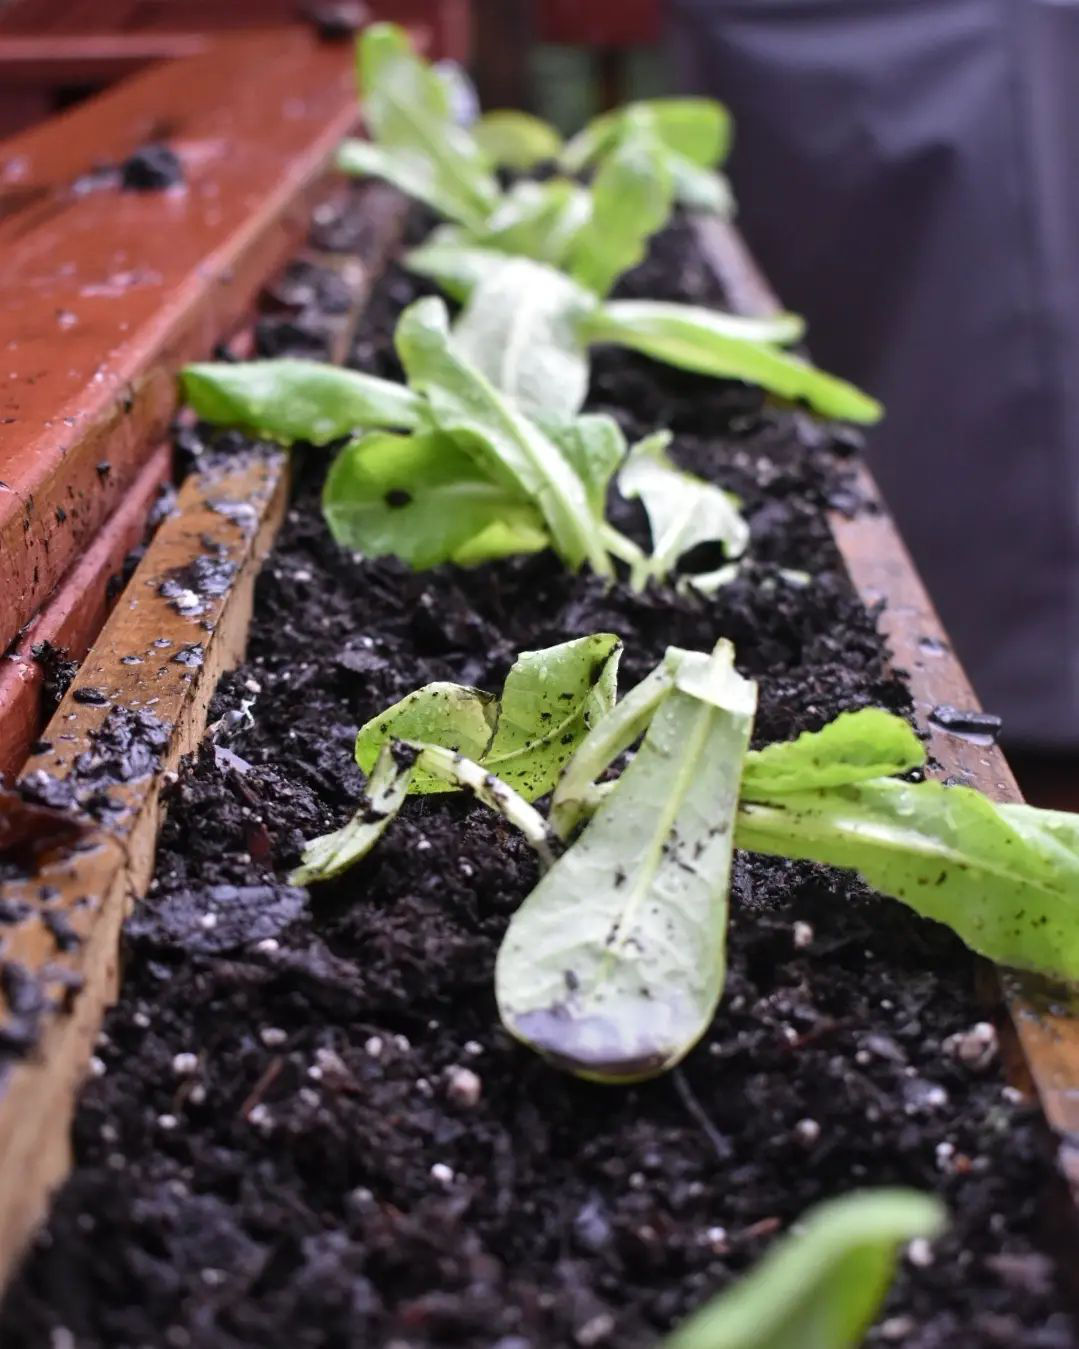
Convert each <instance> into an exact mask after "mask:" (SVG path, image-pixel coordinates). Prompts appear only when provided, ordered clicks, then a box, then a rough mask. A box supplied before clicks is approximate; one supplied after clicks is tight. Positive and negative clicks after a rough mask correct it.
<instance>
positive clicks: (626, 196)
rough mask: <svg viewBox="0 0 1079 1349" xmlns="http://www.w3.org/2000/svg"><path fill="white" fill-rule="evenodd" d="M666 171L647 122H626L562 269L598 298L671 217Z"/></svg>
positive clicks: (636, 259)
mask: <svg viewBox="0 0 1079 1349" xmlns="http://www.w3.org/2000/svg"><path fill="white" fill-rule="evenodd" d="M673 192H674V187H673V180H672V175H671V170H670V168H669V167H668V165H667V156H666V153H665V151H664V148H663V145H662V144H661V142H660V141H659V139H658V138H657V136H656V134H655V131H654V130H653V128H652V126H651V124H650V123H649V122H648V121H647V119H644V120H640V121H634V120H632V119H627V120H625V121H624V123H623V124H622V130H621V131H620V133H619V136H618V140H617V143H616V144H615V145H614V147H613V148H612V150H611V152H610V153H609V154H608V155H606V156H605V157H604V159H603V162H602V164H601V165H600V168H599V172H598V173H597V174H596V177H595V181H594V182H593V184H592V215H591V218H590V219H589V221H588V223H587V224H586V225H584V226H583V227H582V228H581V230H580V231H579V232H578V234H577V237H576V238H575V239H574V241H573V245H572V247H571V249H570V253H569V257H568V259H567V270H568V271H569V273H570V275H571V276H572V277H573V279H574V280H575V281H578V282H580V284H581V285H582V286H586V287H587V288H588V289H589V290H591V291H594V292H595V293H596V294H597V295H606V294H607V292H608V291H609V290H610V288H611V287H612V286H613V285H614V283H615V281H616V280H617V279H618V277H619V276H621V274H622V273H623V272H625V271H628V270H629V269H630V268H631V267H635V266H636V265H637V263H638V262H640V261H641V259H642V258H643V257H644V255H645V251H646V249H647V246H648V240H649V239H650V238H651V237H652V235H653V234H655V232H656V231H657V230H658V229H661V228H662V227H663V226H664V225H665V224H666V223H667V220H668V218H669V216H670V214H671V206H672V204H673V201H674V196H673Z"/></svg>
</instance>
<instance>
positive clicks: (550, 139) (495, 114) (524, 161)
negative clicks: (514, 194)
mask: <svg viewBox="0 0 1079 1349" xmlns="http://www.w3.org/2000/svg"><path fill="white" fill-rule="evenodd" d="M472 135H473V136H474V138H475V139H476V141H478V143H479V146H480V149H481V150H483V152H484V153H485V154H486V155H487V157H488V159H490V161H491V162H492V163H493V164H498V165H500V166H501V167H503V168H507V169H515V170H517V171H518V172H524V171H526V170H528V169H532V168H535V166H536V165H537V164H542V163H543V162H544V161H545V160H548V159H555V158H557V157H558V155H559V154H560V153H561V150H562V137H561V136H560V135H559V134H558V132H557V131H556V130H555V128H554V127H553V126H551V124H550V122H545V121H544V120H543V119H542V118H541V117H534V116H533V115H532V113H530V112H519V111H517V110H516V109H513V108H495V109H493V110H492V111H491V112H487V113H484V115H483V116H482V117H481V118H479V120H478V121H477V122H476V123H475V124H474V126H473V127H472Z"/></svg>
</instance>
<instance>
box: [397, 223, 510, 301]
mask: <svg viewBox="0 0 1079 1349" xmlns="http://www.w3.org/2000/svg"><path fill="white" fill-rule="evenodd" d="M435 233H436V234H438V235H439V238H438V240H435V241H433V242H428V243H426V244H421V245H420V247H419V248H414V249H412V250H411V252H409V253H406V254H405V256H404V264H405V266H406V267H407V268H408V270H409V271H410V272H415V273H416V275H417V276H426V277H428V278H429V279H430V280H431V281H434V282H435V283H436V284H437V285H438V286H441V288H442V289H443V290H444V291H445V292H446V294H447V295H449V296H451V297H452V298H453V299H455V300H467V299H468V297H469V296H470V295H471V294H472V291H473V290H474V289H475V288H476V286H478V285H479V284H480V282H481V281H482V280H483V279H484V278H485V277H486V276H488V275H490V273H491V270H492V269H493V268H498V267H502V266H504V265H505V262H506V255H505V253H500V252H499V251H498V249H497V248H481V247H480V246H479V245H478V244H468V243H459V242H449V241H448V236H447V235H445V234H444V233H443V232H442V231H441V230H437V231H436V232H435Z"/></svg>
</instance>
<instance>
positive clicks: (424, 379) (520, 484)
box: [397, 296, 612, 576]
mask: <svg viewBox="0 0 1079 1349" xmlns="http://www.w3.org/2000/svg"><path fill="white" fill-rule="evenodd" d="M397 349H398V352H399V354H400V357H401V361H402V363H403V365H404V367H405V370H406V372H407V374H408V380H409V383H410V385H411V386H412V388H413V389H414V390H416V391H417V392H418V393H421V394H423V395H424V396H425V398H426V399H427V406H428V409H429V412H430V416H431V420H432V421H433V422H434V424H435V425H436V426H438V427H439V429H440V430H442V431H443V432H445V433H446V434H447V435H449V436H451V437H452V439H453V440H454V442H455V443H456V444H457V445H458V447H459V448H460V449H462V450H464V451H465V452H466V453H467V454H469V455H471V456H472V457H473V458H474V459H475V460H476V461H477V463H478V464H479V465H480V466H481V468H482V469H483V470H484V472H485V473H488V474H489V475H490V477H491V478H492V480H494V481H496V482H499V483H501V484H502V485H503V486H504V487H505V488H507V489H508V490H510V491H516V492H518V493H520V494H521V496H522V497H525V498H527V499H530V500H531V501H532V502H533V503H534V504H535V506H536V507H537V509H538V510H539V511H540V512H541V514H542V515H543V518H544V521H545V523H546V526H547V529H548V531H549V533H550V536H551V541H552V545H553V546H554V548H555V550H556V551H557V552H558V553H559V555H560V556H561V557H562V559H563V561H564V562H566V563H567V565H569V566H570V567H572V568H575V567H578V566H579V565H580V564H581V563H582V562H583V561H585V560H587V561H588V562H589V564H590V565H591V567H592V569H593V570H594V571H595V572H596V573H597V574H598V575H601V576H609V575H610V574H611V570H612V568H611V563H610V559H609V558H608V556H607V554H606V552H605V551H604V549H603V546H602V544H601V543H600V541H599V536H598V528H597V526H598V522H597V521H596V519H595V517H594V515H593V513H592V510H591V508H590V506H589V502H588V495H587V492H586V490H585V487H584V484H583V483H582V482H581V480H580V478H579V477H578V476H577V474H576V473H575V472H574V471H573V468H572V467H571V465H570V464H569V462H568V461H567V460H566V458H565V457H564V456H563V455H562V454H561V453H560V451H559V450H558V447H557V446H556V445H554V444H553V442H552V441H551V440H550V439H549V438H548V437H547V436H546V435H544V433H543V432H542V431H541V430H540V428H539V427H538V426H537V425H535V424H534V423H533V422H531V421H530V420H529V419H528V418H527V417H526V416H525V415H524V414H523V413H522V412H521V411H520V410H519V409H518V408H517V406H516V405H515V404H514V403H513V402H512V401H511V400H509V399H508V398H506V396H505V395H504V394H501V393H499V391H498V390H497V389H495V388H494V387H493V386H492V385H491V383H490V382H489V381H488V380H487V379H485V378H484V376H483V375H482V374H481V373H480V372H479V371H478V370H477V369H476V368H475V366H474V365H472V363H471V362H470V361H468V360H467V359H466V358H465V357H464V356H463V355H462V354H461V353H460V352H459V351H458V350H457V348H456V347H455V346H454V344H453V342H452V340H451V337H450V332H449V320H448V317H447V314H446V307H445V305H444V304H443V302H442V301H441V300H438V299H435V298H434V297H433V296H432V297H430V298H427V299H424V300H418V301H417V302H416V303H415V304H413V305H411V306H410V307H409V308H408V309H406V310H405V312H404V313H403V314H402V315H401V318H400V320H399V322H398V325H397Z"/></svg>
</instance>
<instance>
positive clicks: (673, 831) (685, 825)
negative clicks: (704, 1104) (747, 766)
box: [495, 643, 756, 1081]
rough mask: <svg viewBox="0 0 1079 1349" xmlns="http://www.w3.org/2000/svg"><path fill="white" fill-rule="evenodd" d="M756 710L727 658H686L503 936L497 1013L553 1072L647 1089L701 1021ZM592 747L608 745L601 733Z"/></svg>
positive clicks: (719, 939)
mask: <svg viewBox="0 0 1079 1349" xmlns="http://www.w3.org/2000/svg"><path fill="white" fill-rule="evenodd" d="M755 704H756V687H755V685H753V684H751V683H749V682H748V681H746V680H744V679H742V678H741V677H740V676H739V675H738V674H736V673H735V671H734V667H733V650H732V648H731V647H730V644H729V643H721V644H720V646H719V647H717V650H716V652H715V653H714V654H713V655H712V656H703V655H700V654H699V653H691V652H685V653H681V659H680V661H679V662H678V664H677V668H676V670H675V673H674V684H673V687H672V688H671V689H670V690H669V691H668V692H667V695H666V696H665V697H664V698H663V699H662V701H660V702H659V704H658V707H657V708H656V709H655V711H654V714H653V715H652V718H651V724H650V725H649V727H648V730H647V733H646V734H645V737H644V740H643V742H642V744H641V746H640V748H639V749H638V751H637V753H636V755H635V756H634V757H633V759H632V761H631V762H630V764H629V766H628V767H627V768H626V769H625V770H624V771H623V773H622V775H621V777H620V778H619V779H618V782H617V784H616V786H615V787H614V788H613V789H612V790H611V791H610V792H609V793H608V794H607V795H606V796H605V797H604V799H603V803H602V804H601V805H600V807H599V809H598V810H597V811H596V813H595V815H594V816H593V818H592V820H591V822H590V823H589V824H588V825H587V827H586V828H585V830H584V832H583V833H582V834H581V835H580V837H579V838H578V839H577V841H576V842H575V843H574V844H573V845H572V846H571V847H570V848H569V849H568V851H567V852H565V853H564V854H563V855H562V856H561V857H560V858H559V859H558V861H557V862H556V863H555V864H554V866H553V867H552V868H551V870H550V871H548V872H547V874H546V875H545V876H544V877H543V878H542V880H541V881H540V883H539V884H538V885H537V887H536V888H535V890H533V891H532V893H531V894H530V895H529V896H528V898H527V899H526V900H525V901H524V903H523V904H522V905H521V907H520V909H519V910H518V911H517V913H516V914H515V915H514V917H513V919H512V920H511V922H510V926H509V929H508V931H507V933H506V937H505V940H504V942H503V944H502V947H501V949H500V951H499V954H498V960H497V964H496V970H495V991H496V996H497V999H498V1006H499V1012H500V1015H501V1017H502V1020H503V1022H504V1024H505V1025H506V1027H507V1028H508V1029H509V1030H510V1031H511V1032H512V1033H513V1034H514V1035H516V1036H517V1037H518V1038H520V1039H522V1040H524V1041H525V1042H526V1043H527V1044H530V1045H531V1046H532V1047H533V1048H535V1049H537V1050H538V1051H539V1052H540V1053H541V1054H543V1055H545V1056H546V1057H548V1058H550V1059H551V1060H553V1061H554V1062H555V1063H557V1064H558V1065H559V1066H561V1067H563V1068H566V1069H568V1070H569V1071H571V1072H575V1073H578V1074H580V1075H582V1076H586V1077H592V1078H597V1079H600V1080H604V1081H633V1080H638V1079H640V1078H645V1077H650V1076H653V1075H654V1074H656V1073H659V1072H662V1071H663V1070H664V1069H665V1068H669V1067H671V1066H672V1065H673V1064H675V1063H677V1062H678V1061H679V1059H681V1058H682V1057H683V1055H685V1054H686V1053H687V1052H688V1051H689V1049H690V1048H692V1046H693V1045H694V1044H695V1043H696V1041H697V1039H698V1038H699V1037H700V1035H701V1034H703V1032H704V1030H705V1029H706V1028H707V1026H708V1024H709V1022H710V1021H711V1018H712V1015H713V1013H714V1011H715V1007H716V1003H717V1002H718V1000H719V996H720V993H721V992H722V988H723V981H724V975H725V968H726V958H725V953H726V929H727V891H728V886H729V879H730V862H731V846H732V835H733V819H734V814H735V808H736V805H737V798H738V781H739V777H740V775H741V767H742V760H743V758H744V755H745V752H746V748H747V745H748V742H749V734H750V729H751V726H752V721H753V712H754V708H755ZM613 715H615V716H617V715H618V714H617V712H616V713H614V714H613ZM592 734H593V735H594V736H596V737H597V738H599V739H603V738H604V737H605V734H606V733H605V731H604V730H603V723H602V722H600V723H599V725H598V726H597V728H596V729H595V731H593V733H592ZM586 746H587V742H586ZM586 746H583V747H582V751H583V750H585V748H586Z"/></svg>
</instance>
